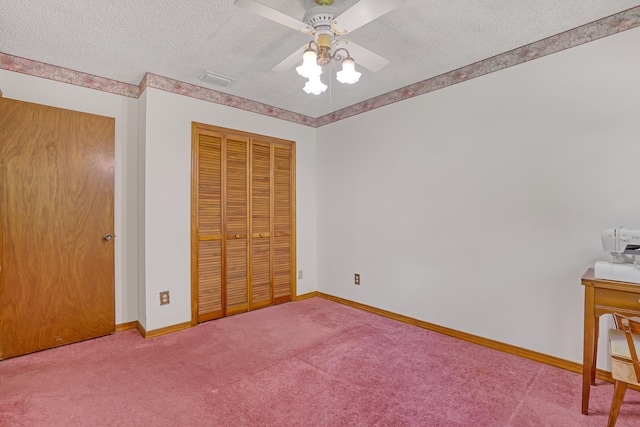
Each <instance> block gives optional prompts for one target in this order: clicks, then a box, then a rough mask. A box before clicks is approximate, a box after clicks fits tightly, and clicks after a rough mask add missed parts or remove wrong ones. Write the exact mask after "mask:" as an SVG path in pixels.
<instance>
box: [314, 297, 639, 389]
mask: <svg viewBox="0 0 640 427" xmlns="http://www.w3.org/2000/svg"><path fill="white" fill-rule="evenodd" d="M315 294H316V296H318V297H320V298H324V299H327V300H330V301H334V302H337V303H340V304H344V305H347V306H350V307H354V308H358V309H360V310H364V311H368V312H369V313H373V314H377V315H379V316H384V317H388V318H390V319H394V320H397V321H399V322H403V323H408V324H409V325H414V326H418V327H420V328H424V329H427V330H430V331H433V332H438V333H441V334H443V335H448V336H450V337H453V338H458V339H461V340H464V341H468V342H472V343H474V344H478V345H481V346H484V347H488V348H492V349H494V350H498V351H502V352H504V353H509V354H514V355H516V356H520V357H524V358H526V359H530V360H534V361H536V362H540V363H544V364H546V365H550V366H555V367H556V368H560V369H564V370H567V371H571V372H575V373H578V374H582V364H580V363H576V362H572V361H570V360H565V359H561V358H559V357H555V356H550V355H548V354H544V353H539V352H537V351H533V350H527V349H526V348H521V347H516V346H514V345H511V344H505V343H503V342H500V341H495V340H491V339H488V338H483V337H480V336H477V335H472V334H468V333H466V332H461V331H457V330H455V329H451V328H446V327H444V326H440V325H436V324H434V323H429V322H425V321H422V320H418V319H415V318H413V317H409V316H404V315H402V314H397V313H394V312H392V311H387V310H382V309H380V308H376V307H372V306H370V305H366V304H361V303H359V302H355V301H351V300H348V299H345V298H340V297H336V296H333V295H329V294H325V293H322V292H316V293H315ZM306 295H308V294H306ZM309 298H310V297H309ZM596 378H598V379H600V380H603V381H607V382H610V383H613V378H612V377H611V372H607V371H604V370H602V369H597V370H596ZM629 388H633V389H634V390H640V387H637V386H633V385H630V386H629Z"/></svg>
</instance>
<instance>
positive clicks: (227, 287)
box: [191, 123, 295, 325]
mask: <svg viewBox="0 0 640 427" xmlns="http://www.w3.org/2000/svg"><path fill="white" fill-rule="evenodd" d="M192 150H193V157H192V160H193V163H192V165H193V175H192V180H193V181H192V211H191V213H192V222H191V227H192V228H191V231H192V234H191V236H192V237H191V239H192V246H191V250H192V257H191V263H192V264H191V265H192V277H191V280H192V282H191V283H192V322H193V324H194V325H195V324H196V323H199V322H204V321H206V320H211V319H215V318H218V317H223V316H228V315H232V314H236V313H241V312H244V311H249V310H254V309H258V308H262V307H266V306H269V305H273V304H279V303H283V302H287V301H291V296H292V295H294V294H295V274H294V271H295V185H294V184H295V181H294V176H295V143H294V142H292V141H286V140H281V139H275V138H270V137H261V136H260V135H253V134H249V133H244V132H241V131H233V130H231V129H225V128H218V127H215V126H208V125H203V124H199V123H193V140H192Z"/></svg>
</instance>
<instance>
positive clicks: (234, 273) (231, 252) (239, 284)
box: [223, 135, 249, 315]
mask: <svg viewBox="0 0 640 427" xmlns="http://www.w3.org/2000/svg"><path fill="white" fill-rule="evenodd" d="M225 139H226V141H225V142H226V144H225V148H226V155H225V160H226V177H225V178H226V179H225V197H224V199H225V212H224V213H223V217H224V218H225V227H226V233H225V234H226V236H225V252H226V253H225V273H226V274H225V276H226V277H225V279H226V280H225V284H226V313H225V314H226V315H230V314H235V313H240V312H243V311H247V310H249V274H248V273H249V269H248V267H249V265H248V251H249V246H248V245H249V237H248V235H249V212H248V211H249V203H248V202H249V139H248V138H242V137H234V136H229V135H226V136H225Z"/></svg>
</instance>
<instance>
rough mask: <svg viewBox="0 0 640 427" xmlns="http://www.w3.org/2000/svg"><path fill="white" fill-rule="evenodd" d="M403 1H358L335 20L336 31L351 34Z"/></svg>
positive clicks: (403, 0)
mask: <svg viewBox="0 0 640 427" xmlns="http://www.w3.org/2000/svg"><path fill="white" fill-rule="evenodd" d="M404 2H405V0H360V1H359V2H358V3H356V4H354V5H353V6H351V7H350V8H349V9H347V10H345V11H344V12H342V14H341V15H340V16H338V17H337V18H336V19H335V23H336V24H335V27H336V29H337V30H338V31H347V32H349V33H350V32H351V31H353V30H355V29H357V28H360V27H362V26H363V25H364V24H367V23H369V22H371V21H373V20H374V19H376V18H379V17H381V16H382V15H384V14H386V13H389V12H391V11H392V10H393V9H395V8H396V7H398V6H400V5H401V4H402V3H404Z"/></svg>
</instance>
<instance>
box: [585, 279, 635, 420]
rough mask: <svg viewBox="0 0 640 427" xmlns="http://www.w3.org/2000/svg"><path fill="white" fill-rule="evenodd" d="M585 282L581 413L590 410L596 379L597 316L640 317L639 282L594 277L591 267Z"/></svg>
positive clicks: (598, 317)
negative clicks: (592, 389) (590, 399)
mask: <svg viewBox="0 0 640 427" xmlns="http://www.w3.org/2000/svg"><path fill="white" fill-rule="evenodd" d="M582 284H583V285H584V355H583V356H584V358H583V364H582V413H583V414H585V415H587V413H588V412H589V393H590V391H591V385H592V384H595V381H596V358H597V356H598V331H599V323H600V322H599V320H600V316H602V315H603V314H607V313H614V312H615V313H620V314H624V315H628V316H640V284H636V283H627V282H615V281H613V280H607V279H596V277H595V275H594V271H593V268H590V269H588V270H587V271H586V272H585V273H584V275H583V276H582Z"/></svg>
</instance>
